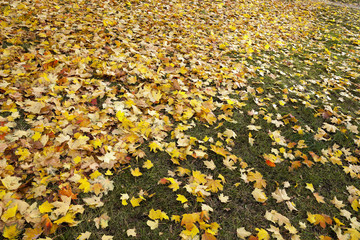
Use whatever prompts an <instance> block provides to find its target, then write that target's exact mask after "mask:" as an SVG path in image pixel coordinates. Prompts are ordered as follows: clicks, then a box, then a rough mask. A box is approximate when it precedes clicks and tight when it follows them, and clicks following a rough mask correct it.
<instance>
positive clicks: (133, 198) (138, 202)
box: [130, 197, 142, 207]
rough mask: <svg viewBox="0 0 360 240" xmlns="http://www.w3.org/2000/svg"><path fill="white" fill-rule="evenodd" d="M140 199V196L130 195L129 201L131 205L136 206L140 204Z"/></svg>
mask: <svg viewBox="0 0 360 240" xmlns="http://www.w3.org/2000/svg"><path fill="white" fill-rule="evenodd" d="M141 201H142V199H141V198H135V197H132V198H131V200H130V203H131V206H133V207H138V206H140V202H141Z"/></svg>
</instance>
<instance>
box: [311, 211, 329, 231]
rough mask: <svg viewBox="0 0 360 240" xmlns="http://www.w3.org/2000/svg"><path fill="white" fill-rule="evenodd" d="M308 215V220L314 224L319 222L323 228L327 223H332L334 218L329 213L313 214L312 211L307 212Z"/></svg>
mask: <svg viewBox="0 0 360 240" xmlns="http://www.w3.org/2000/svg"><path fill="white" fill-rule="evenodd" d="M307 215H308V218H307V220H308V221H309V222H310V223H312V224H314V225H317V224H319V225H320V226H321V227H322V228H325V227H326V224H329V225H330V224H332V219H331V218H330V217H329V216H327V215H324V214H311V213H309V212H308V213H307Z"/></svg>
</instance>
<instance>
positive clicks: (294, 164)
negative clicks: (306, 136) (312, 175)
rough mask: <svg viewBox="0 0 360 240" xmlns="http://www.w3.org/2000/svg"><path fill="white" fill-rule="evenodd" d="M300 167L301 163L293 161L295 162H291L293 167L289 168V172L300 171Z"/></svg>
mask: <svg viewBox="0 0 360 240" xmlns="http://www.w3.org/2000/svg"><path fill="white" fill-rule="evenodd" d="M299 167H301V162H300V161H293V162H291V167H289V171H290V172H292V171H294V170H296V169H298V168H299Z"/></svg>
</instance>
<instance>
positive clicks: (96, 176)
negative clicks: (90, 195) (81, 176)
mask: <svg viewBox="0 0 360 240" xmlns="http://www.w3.org/2000/svg"><path fill="white" fill-rule="evenodd" d="M101 175H102V174H101V173H100V172H99V171H98V170H96V171H95V172H93V173H92V174H90V178H91V179H95V178H98V177H99V176H101Z"/></svg>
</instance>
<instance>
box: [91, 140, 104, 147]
mask: <svg viewBox="0 0 360 240" xmlns="http://www.w3.org/2000/svg"><path fill="white" fill-rule="evenodd" d="M91 144H92V145H93V146H94V148H95V149H96V148H99V147H101V145H102V142H101V140H100V139H99V138H97V139H95V140H93V141H91Z"/></svg>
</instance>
